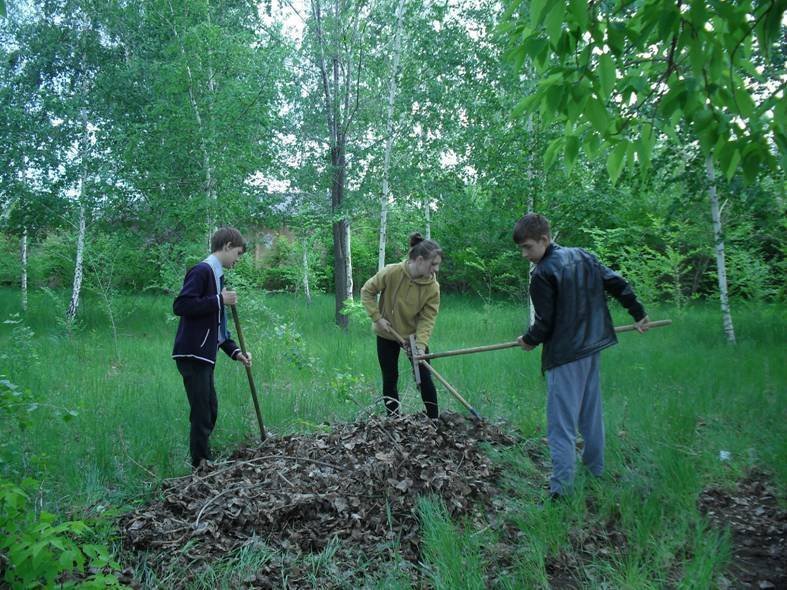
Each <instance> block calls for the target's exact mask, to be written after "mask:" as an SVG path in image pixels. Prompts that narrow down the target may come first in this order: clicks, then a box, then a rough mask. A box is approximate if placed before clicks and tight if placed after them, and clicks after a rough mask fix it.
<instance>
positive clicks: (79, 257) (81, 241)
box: [66, 109, 90, 326]
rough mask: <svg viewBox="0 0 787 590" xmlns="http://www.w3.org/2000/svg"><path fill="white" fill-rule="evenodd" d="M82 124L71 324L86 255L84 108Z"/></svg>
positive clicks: (75, 314) (69, 312)
mask: <svg viewBox="0 0 787 590" xmlns="http://www.w3.org/2000/svg"><path fill="white" fill-rule="evenodd" d="M82 125H83V127H84V134H83V137H82V146H81V149H80V156H81V158H82V162H81V164H80V167H81V169H80V172H79V195H78V197H77V199H78V202H79V230H78V233H77V254H76V260H75V261H74V284H73V286H72V288H71V302H70V303H69V304H68V311H67V312H66V323H67V324H68V325H69V326H71V325H73V323H74V320H76V317H77V311H78V310H79V294H80V291H81V290H82V275H83V274H84V268H83V267H84V262H83V261H84V255H85V201H84V197H85V178H86V164H85V161H86V160H87V151H88V146H89V145H90V143H89V142H90V139H89V138H88V130H87V111H86V110H85V109H82Z"/></svg>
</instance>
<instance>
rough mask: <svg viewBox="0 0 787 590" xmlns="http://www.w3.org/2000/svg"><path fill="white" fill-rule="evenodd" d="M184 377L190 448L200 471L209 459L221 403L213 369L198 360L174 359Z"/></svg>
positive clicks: (193, 459) (192, 457)
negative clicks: (211, 440)
mask: <svg viewBox="0 0 787 590" xmlns="http://www.w3.org/2000/svg"><path fill="white" fill-rule="evenodd" d="M175 361H176V362H177V364H178V371H180V374H181V376H182V377H183V385H184V386H185V387H186V395H187V396H188V398H189V406H191V412H190V413H189V421H190V422H191V435H190V436H189V448H190V450H191V464H192V465H193V466H194V467H198V466H199V464H200V461H202V460H203V459H206V460H207V459H210V447H209V446H208V439H209V438H210V433H211V432H213V427H214V426H216V418H217V417H218V415H219V400H218V398H217V397H216V387H215V385H214V383H213V365H211V364H210V363H204V362H202V361H198V360H195V359H188V358H184V359H175Z"/></svg>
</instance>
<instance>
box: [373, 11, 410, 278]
mask: <svg viewBox="0 0 787 590" xmlns="http://www.w3.org/2000/svg"><path fill="white" fill-rule="evenodd" d="M403 14H404V0H399V4H398V5H397V7H396V33H395V35H394V48H393V63H392V65H391V77H390V79H389V80H388V112H387V117H386V124H385V153H384V156H383V193H382V196H381V198H380V244H379V247H378V256H377V270H382V268H383V267H384V266H385V246H386V242H387V240H388V199H389V198H390V195H391V190H390V186H389V173H390V170H391V150H392V149H393V139H394V124H393V111H394V102H395V101H396V90H397V78H398V77H399V59H400V57H401V53H402V16H403Z"/></svg>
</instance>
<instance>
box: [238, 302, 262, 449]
mask: <svg viewBox="0 0 787 590" xmlns="http://www.w3.org/2000/svg"><path fill="white" fill-rule="evenodd" d="M230 309H231V310H232V319H233V320H234V321H235V332H236V333H237V334H238V342H239V343H240V351H241V352H242V353H243V356H246V358H248V356H247V355H246V342H245V340H244V339H243V331H242V330H241V329H240V320H239V319H238V310H237V308H236V306H234V305H230ZM246 376H247V377H248V378H249V388H250V389H251V399H252V400H253V401H254V411H255V412H256V413H257V424H259V426H260V440H261V441H262V442H265V426H263V424H262V412H260V402H259V400H258V399H257V388H256V387H254V377H253V376H252V374H251V367H246Z"/></svg>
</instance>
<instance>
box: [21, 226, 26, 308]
mask: <svg viewBox="0 0 787 590" xmlns="http://www.w3.org/2000/svg"><path fill="white" fill-rule="evenodd" d="M20 250H21V252H20V258H21V262H22V311H27V228H26V227H25V228H24V229H23V230H22V243H21V245H20Z"/></svg>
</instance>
